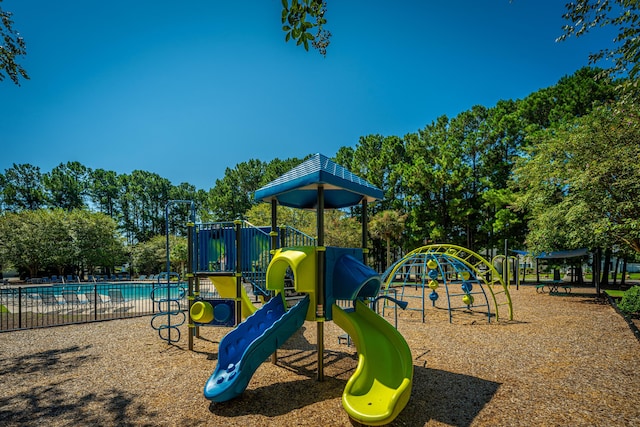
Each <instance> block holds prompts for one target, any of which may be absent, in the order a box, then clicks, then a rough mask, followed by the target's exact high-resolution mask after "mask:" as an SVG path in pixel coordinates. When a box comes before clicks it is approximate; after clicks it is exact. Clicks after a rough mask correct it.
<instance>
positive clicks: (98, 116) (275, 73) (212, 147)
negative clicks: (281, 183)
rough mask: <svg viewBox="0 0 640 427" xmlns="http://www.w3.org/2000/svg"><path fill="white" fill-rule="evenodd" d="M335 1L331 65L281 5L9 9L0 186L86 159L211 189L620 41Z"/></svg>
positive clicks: (494, 18)
mask: <svg viewBox="0 0 640 427" xmlns="http://www.w3.org/2000/svg"><path fill="white" fill-rule="evenodd" d="M327 2H328V11H327V14H326V18H327V19H328V25H327V29H328V30H330V31H331V32H332V34H333V37H332V39H331V45H330V46H329V48H328V53H327V56H326V57H322V56H321V55H320V54H319V53H317V52H316V51H314V50H310V51H309V52H305V51H304V49H302V48H301V47H296V46H295V44H294V43H285V42H284V33H283V32H282V31H281V23H280V13H281V1H280V0H245V1H242V2H235V1H214V0H189V1H182V2H178V1H165V0H111V1H108V2H105V1H69V0H60V1H55V2H54V1H50V0H4V1H3V2H2V3H0V5H1V6H2V8H3V9H5V10H8V11H11V12H13V13H14V16H13V19H14V27H15V29H17V30H19V31H20V33H21V35H22V36H23V37H24V38H25V39H26V42H27V57H26V58H24V59H23V60H22V64H23V66H24V67H25V68H26V70H27V72H28V73H29V75H30V77H31V80H28V81H23V83H22V85H21V86H20V87H18V86H15V85H14V84H13V83H11V82H10V81H9V80H8V79H5V80H4V81H3V82H2V83H0V100H1V102H0V147H2V149H1V152H2V156H1V157H0V172H4V170H5V169H6V168H9V167H11V165H12V164H13V163H29V164H32V165H35V166H39V167H40V168H41V171H42V172H48V171H50V170H51V169H52V168H53V167H55V166H57V165H58V164H60V163H66V162H67V161H79V162H81V163H82V164H84V165H85V166H87V167H90V168H93V169H97V168H102V169H108V170H113V171H116V172H117V173H121V174H122V173H131V172H132V171H133V170H135V169H141V170H146V171H150V172H155V173H157V174H159V175H161V176H163V177H165V178H168V179H169V180H171V182H172V183H173V184H175V185H178V184H180V183H181V182H188V183H191V184H193V185H195V186H196V187H197V188H200V189H205V190H208V189H209V188H211V187H212V186H214V184H215V180H216V179H219V178H222V177H223V176H224V171H225V168H233V167H235V165H236V164H238V163H240V162H244V161H248V160H249V159H254V158H255V159H261V160H264V161H270V160H272V159H274V158H281V159H285V158H289V157H304V156H305V155H307V154H313V153H322V154H325V155H327V156H333V155H334V154H335V153H336V152H337V150H338V149H339V148H340V147H342V146H352V147H355V146H356V144H357V142H358V139H359V137H361V136H366V135H370V134H381V135H385V136H386V135H398V136H403V135H405V134H407V133H411V132H416V131H417V130H418V129H420V128H423V127H424V126H425V125H427V124H428V123H430V122H432V121H433V120H435V119H436V118H437V117H439V116H441V115H448V116H449V117H454V116H456V115H457V114H458V113H460V112H462V111H465V110H468V109H470V108H471V107H472V106H474V105H478V104H480V105H484V106H487V107H491V106H494V105H495V104H496V102H497V101H498V100H501V99H519V98H524V97H525V96H527V95H528V94H530V93H532V92H534V91H536V90H538V89H541V88H544V87H548V86H551V85H553V84H555V83H556V82H557V81H558V79H560V78H561V77H563V76H565V75H570V74H572V73H573V72H575V71H576V70H577V69H579V68H581V67H583V66H585V65H588V54H589V53H590V52H593V51H595V50H597V49H599V48H601V47H602V46H610V40H611V39H612V35H611V34H610V33H609V34H603V33H602V32H598V33H596V34H593V35H589V36H588V37H584V38H579V39H575V38H572V39H569V40H568V41H565V42H562V43H556V42H555V39H556V37H557V36H559V35H560V34H561V31H562V30H561V27H562V25H563V24H564V21H563V19H562V13H563V12H564V3H565V2H564V1H561V0H513V1H512V2H509V1H508V0H459V1H455V2H435V1H429V2H428V1H420V0H413V1H408V0H407V1H402V0H398V1H391V0H387V1H382V0H327ZM434 3H437V4H434ZM444 3H447V4H446V5H445V4H444Z"/></svg>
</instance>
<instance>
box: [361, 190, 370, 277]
mask: <svg viewBox="0 0 640 427" xmlns="http://www.w3.org/2000/svg"><path fill="white" fill-rule="evenodd" d="M368 221H369V220H368V218H367V199H366V198H365V199H363V200H362V263H363V264H364V265H367V258H368V255H369V248H367V222H368Z"/></svg>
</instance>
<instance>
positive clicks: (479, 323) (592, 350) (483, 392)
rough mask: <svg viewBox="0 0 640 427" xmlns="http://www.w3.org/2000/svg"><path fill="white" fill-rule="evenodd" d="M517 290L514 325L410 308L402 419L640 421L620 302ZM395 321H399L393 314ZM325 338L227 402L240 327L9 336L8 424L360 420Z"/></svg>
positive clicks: (637, 382) (334, 338) (345, 366)
mask: <svg viewBox="0 0 640 427" xmlns="http://www.w3.org/2000/svg"><path fill="white" fill-rule="evenodd" d="M511 295H512V299H513V307H514V320H512V321H508V320H505V319H506V315H505V313H503V312H502V311H501V313H500V314H501V318H502V320H501V321H500V322H496V321H495V319H493V320H492V321H491V322H490V323H488V322H487V315H486V314H479V313H475V314H474V313H468V312H464V311H458V312H456V314H455V316H454V317H453V321H452V322H451V323H450V322H449V317H448V313H447V310H445V309H444V308H432V307H431V302H430V301H428V306H429V308H428V309H427V314H426V316H427V317H426V322H425V323H422V321H421V313H420V312H418V311H409V310H408V311H399V312H398V316H399V319H398V329H399V330H400V332H401V333H402V334H403V335H404V337H405V339H406V340H407V342H408V344H409V346H410V347H411V351H412V355H413V359H414V383H413V392H412V395H411V399H410V401H409V403H408V405H407V407H406V408H405V409H404V410H403V411H402V412H401V413H400V415H399V416H398V417H397V418H396V420H395V421H394V422H393V423H392V425H394V426H423V425H424V426H461V427H462V426H569V425H571V426H640V405H639V404H638V396H640V343H639V342H638V340H637V339H636V338H635V336H634V335H633V332H632V331H631V330H630V328H629V325H628V324H627V322H626V321H625V320H624V319H623V318H622V317H621V316H620V315H619V314H618V313H617V312H616V311H615V310H614V308H613V307H611V306H610V305H609V304H608V303H607V302H606V300H604V299H597V298H595V295H593V289H589V288H584V289H581V288H575V289H574V290H573V292H572V294H570V295H549V294H537V293H536V292H535V289H534V288H533V287H532V286H521V287H520V289H519V290H515V289H512V290H511ZM442 299H443V298H441V300H440V301H438V303H439V305H440V306H442V304H444V302H443V301H442ZM418 304H419V303H418V302H417V301H416V300H412V301H411V302H410V307H413V308H416V307H417V306H418ZM386 318H387V320H389V321H390V322H391V323H393V322H394V316H393V311H392V310H387V311H386ZM316 330H317V325H316V324H315V323H313V322H306V323H305V324H304V326H303V328H301V330H300V331H298V332H297V333H296V334H295V335H294V336H293V337H291V338H290V339H289V340H288V341H287V342H286V343H285V344H284V345H283V347H282V348H281V349H279V350H278V352H277V354H278V362H277V364H273V363H272V362H271V361H266V362H265V363H263V364H262V365H261V366H260V367H259V368H258V370H257V371H256V373H255V375H254V376H253V378H252V380H251V382H250V383H249V386H248V388H247V390H246V391H245V392H244V394H243V395H242V396H241V397H239V398H237V399H234V400H232V401H229V402H224V403H211V402H209V401H208V400H206V399H205V398H204V396H203V393H202V390H203V386H204V384H205V382H206V380H207V379H208V378H209V376H210V375H211V374H212V372H213V370H214V368H215V365H216V359H217V351H218V343H219V342H220V340H221V339H222V337H223V336H224V335H225V334H226V333H227V332H228V331H229V328H201V329H200V337H199V338H195V339H194V351H189V350H188V342H187V329H186V327H185V326H183V327H182V338H181V340H180V341H179V342H178V343H176V344H172V345H169V344H167V343H166V342H165V341H162V340H161V339H160V338H159V337H158V334H157V332H156V331H154V330H153V329H152V328H151V327H150V318H146V317H145V318H133V319H124V320H114V321H107V322H99V323H92V324H83V325H70V326H62V327H54V328H43V329H35V330H25V331H16V332H10V333H3V334H0V384H1V386H0V425H3V426H24V425H48V426H88V425H92V426H201V425H202V426H204V425H207V426H210V425H221V426H235V425H237V426H252V425H256V426H258V425H259V426H263V425H274V426H301V425H306V426H350V425H352V424H354V423H353V422H352V421H351V420H350V419H349V417H348V416H347V414H346V412H345V411H344V409H343V408H342V404H341V394H342V391H343V389H344V387H345V384H346V382H347V380H348V379H349V377H350V376H351V375H352V374H353V372H354V370H355V368H356V365H357V353H356V349H355V347H349V346H347V345H345V344H341V343H339V342H338V336H340V335H342V334H343V331H341V330H340V329H339V328H338V327H337V326H336V325H335V324H334V323H333V322H327V323H326V324H325V332H324V334H325V353H324V375H325V378H324V381H317V378H316V376H317V352H316Z"/></svg>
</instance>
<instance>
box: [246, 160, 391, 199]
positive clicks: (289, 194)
mask: <svg viewBox="0 0 640 427" xmlns="http://www.w3.org/2000/svg"><path fill="white" fill-rule="evenodd" d="M320 186H322V187H323V188H324V207H325V208H327V209H338V208H346V207H349V206H354V205H357V204H359V203H361V202H362V200H365V199H366V200H367V201H368V202H371V201H375V200H380V199H382V197H383V194H382V190H380V189H379V188H377V187H375V186H374V185H373V184H371V183H369V182H367V181H365V180H364V179H362V178H360V177H358V176H356V175H354V174H353V173H351V172H349V171H348V170H347V169H345V168H344V167H342V166H340V165H338V164H336V163H335V162H333V161H331V160H329V158H328V157H326V156H323V155H322V154H315V155H314V156H313V157H311V158H310V159H309V160H306V161H304V162H303V163H301V164H300V165H298V166H296V167H295V168H293V169H291V170H290V171H289V172H287V173H285V174H284V175H282V176H280V177H278V178H276V179H275V180H273V181H271V182H270V183H269V184H267V185H265V186H264V187H262V188H260V189H258V190H256V193H255V199H256V200H262V201H265V202H270V201H271V200H273V199H275V200H277V201H278V203H279V204H281V205H283V206H289V207H292V208H301V209H311V208H315V207H316V205H317V203H318V188H319V187H320Z"/></svg>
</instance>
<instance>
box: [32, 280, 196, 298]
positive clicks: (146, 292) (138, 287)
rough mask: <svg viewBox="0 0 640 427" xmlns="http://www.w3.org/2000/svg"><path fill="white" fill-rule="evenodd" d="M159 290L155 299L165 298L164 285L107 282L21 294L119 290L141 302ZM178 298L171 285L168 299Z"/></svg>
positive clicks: (165, 288) (49, 288)
mask: <svg viewBox="0 0 640 427" xmlns="http://www.w3.org/2000/svg"><path fill="white" fill-rule="evenodd" d="M180 285H181V286H182V287H183V288H184V289H186V287H187V284H186V283H184V282H182V283H180ZM154 286H155V287H157V288H159V289H158V290H156V292H155V298H156V300H157V299H160V298H166V297H167V285H166V283H160V284H157V283H126V284H125V283H108V282H100V283H91V284H89V283H83V284H66V285H54V286H35V287H30V288H25V289H24V290H23V292H27V293H31V294H36V293H39V292H45V293H53V294H54V295H62V292H63V291H76V292H78V293H80V294H86V293H88V292H93V291H94V289H96V290H97V292H98V293H99V294H100V295H104V296H107V295H109V290H111V289H119V290H120V291H121V292H122V296H123V297H124V298H125V299H127V300H141V299H149V298H151V291H152V290H153V288H154ZM179 296H180V288H179V287H177V284H176V283H171V287H170V289H169V297H170V298H178V297H179Z"/></svg>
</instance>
